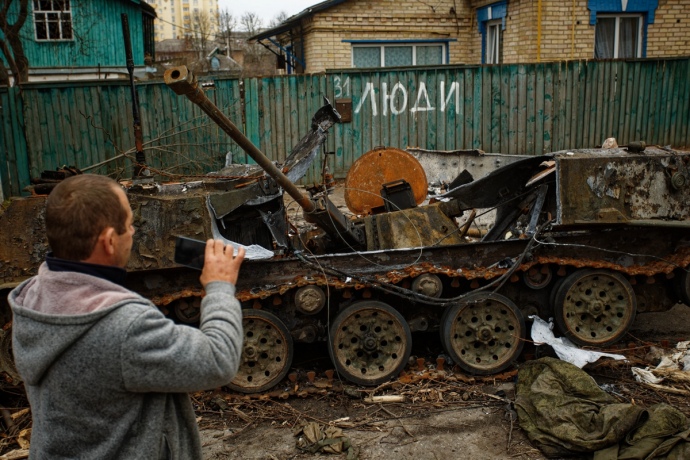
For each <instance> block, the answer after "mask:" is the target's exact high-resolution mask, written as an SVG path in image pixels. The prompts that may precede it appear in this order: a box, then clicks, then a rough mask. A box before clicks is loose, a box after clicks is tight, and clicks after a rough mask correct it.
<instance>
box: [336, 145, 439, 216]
mask: <svg viewBox="0 0 690 460" xmlns="http://www.w3.org/2000/svg"><path fill="white" fill-rule="evenodd" d="M400 179H404V180H406V181H407V182H408V183H409V184H410V186H411V187H412V194H413V195H414V200H415V202H416V203H417V204H421V203H422V202H423V201H424V199H425V198H426V194H427V186H428V184H427V180H426V173H425V172H424V168H422V165H421V164H420V163H419V161H417V159H416V158H414V157H413V156H412V155H410V154H409V153H407V152H405V151H404V150H400V149H396V148H393V147H381V148H377V149H374V150H371V151H369V152H367V153H365V154H364V155H362V156H361V157H360V158H359V159H358V160H357V161H355V163H354V164H353V165H352V168H351V169H350V171H349V172H348V173H347V177H346V178H345V203H346V204H347V207H348V209H349V210H350V211H352V212H353V213H355V214H369V213H371V210H372V209H375V208H379V207H382V206H383V198H382V197H381V188H382V186H383V184H387V183H389V182H393V181H397V180H400Z"/></svg>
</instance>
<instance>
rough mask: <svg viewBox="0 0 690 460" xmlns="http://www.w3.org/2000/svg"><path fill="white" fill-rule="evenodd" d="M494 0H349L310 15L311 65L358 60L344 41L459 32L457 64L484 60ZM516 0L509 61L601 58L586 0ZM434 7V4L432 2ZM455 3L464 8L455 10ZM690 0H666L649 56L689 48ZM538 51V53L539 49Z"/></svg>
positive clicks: (510, 17) (453, 53)
mask: <svg viewBox="0 0 690 460" xmlns="http://www.w3.org/2000/svg"><path fill="white" fill-rule="evenodd" d="M492 3H495V0H439V1H435V2H422V1H420V0H412V1H410V0H360V1H355V0H350V1H347V2H344V3H342V4H340V5H337V6H335V7H333V8H330V9H328V10H325V11H323V12H321V13H317V14H316V15H314V16H313V17H312V18H310V19H309V20H307V21H306V22H305V24H304V25H303V27H304V33H305V43H304V49H305V58H306V62H307V66H308V67H307V72H309V73H315V72H323V71H324V70H327V69H338V68H349V67H351V66H352V45H351V43H345V42H343V40H366V39H371V40H405V39H454V40H456V41H451V42H450V44H449V53H450V62H449V63H450V64H479V63H481V46H482V37H481V34H480V33H479V28H478V25H477V9H478V8H481V7H484V6H486V5H490V4H492ZM539 3H540V2H539V1H537V0H509V1H508V11H507V17H506V28H505V30H504V32H503V56H502V60H503V62H504V63H506V64H513V63H526V62H536V61H537V60H541V61H560V60H569V59H591V58H593V57H594V26H593V25H590V24H589V17H590V11H589V9H588V8H587V3H588V2H587V0H574V1H573V0H541V29H540V28H539V27H538V26H537V24H538V23H539V22H538V19H539V17H540V16H539V10H538V5H539ZM432 7H433V8H432ZM454 8H457V10H455V9H454ZM689 26H690V0H666V1H665V2H659V8H658V9H657V11H656V20H655V23H654V24H651V25H650V26H649V29H648V38H647V57H650V58H662V57H671V56H686V55H690V27H689ZM538 50H539V52H538Z"/></svg>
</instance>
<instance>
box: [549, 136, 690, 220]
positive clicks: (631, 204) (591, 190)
mask: <svg viewBox="0 0 690 460" xmlns="http://www.w3.org/2000/svg"><path fill="white" fill-rule="evenodd" d="M555 159H556V162H557V163H558V167H557V171H558V175H557V183H556V186H557V188H558V223H559V224H561V225H573V224H616V223H625V224H648V225H654V224H655V223H656V224H661V223H663V224H664V225H671V224H670V223H669V221H679V224H682V225H687V221H688V219H689V218H690V207H688V203H690V176H689V175H688V171H690V155H687V154H680V153H670V152H666V151H663V150H660V149H656V148H652V147H648V148H647V150H646V151H645V152H644V153H643V154H634V155H633V154H630V153H628V152H627V151H625V150H624V149H610V151H607V152H606V153H601V154H600V155H597V156H593V155H592V154H591V153H590V154H586V152H584V151H575V152H570V153H559V154H557V155H556V156H555ZM683 221H685V222H683Z"/></svg>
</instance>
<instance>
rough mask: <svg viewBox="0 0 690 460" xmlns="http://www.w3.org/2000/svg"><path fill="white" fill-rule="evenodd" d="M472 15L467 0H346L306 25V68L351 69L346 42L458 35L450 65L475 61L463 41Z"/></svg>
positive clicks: (349, 54) (309, 69)
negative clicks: (363, 0)
mask: <svg viewBox="0 0 690 460" xmlns="http://www.w3.org/2000/svg"><path fill="white" fill-rule="evenodd" d="M456 4H457V8H458V11H457V12H456V13H457V14H454V12H453V11H452V10H451V9H452V8H454V7H455V5H456ZM432 7H433V8H432ZM456 16H457V17H456ZM471 17H472V9H470V8H469V7H468V6H467V2H465V1H457V0H456V1H454V0H440V1H434V2H421V1H417V0H413V1H409V0H369V1H366V2H356V1H353V0H351V1H348V2H345V3H342V4H340V5H337V6H335V7H333V8H330V9H328V10H326V11H323V12H321V13H317V14H316V15H314V16H313V17H312V20H311V21H309V22H308V23H307V24H305V26H304V36H305V43H304V51H305V60H306V62H307V72H309V73H314V72H322V71H324V70H326V69H337V68H344V67H351V66H352V44H351V43H348V42H343V40H427V39H451V40H452V39H455V40H457V41H451V42H450V44H449V53H450V63H451V64H460V63H465V62H471V60H472V59H474V57H473V56H472V53H471V52H472V50H471V48H470V47H468V46H466V43H465V40H464V37H466V36H467V32H466V31H467V30H468V29H469V28H470V22H471ZM459 37H463V39H462V40H460V39H459Z"/></svg>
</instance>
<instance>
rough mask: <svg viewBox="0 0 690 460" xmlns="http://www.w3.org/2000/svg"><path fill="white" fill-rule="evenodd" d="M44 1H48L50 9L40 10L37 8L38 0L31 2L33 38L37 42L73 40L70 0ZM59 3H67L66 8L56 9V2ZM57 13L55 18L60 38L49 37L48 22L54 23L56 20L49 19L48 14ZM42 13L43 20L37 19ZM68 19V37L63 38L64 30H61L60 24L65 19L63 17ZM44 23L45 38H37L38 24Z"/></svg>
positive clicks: (38, 5)
mask: <svg viewBox="0 0 690 460" xmlns="http://www.w3.org/2000/svg"><path fill="white" fill-rule="evenodd" d="M44 1H50V5H51V9H50V10H40V9H38V8H39V7H40V1H39V0H33V2H32V3H31V4H32V6H33V19H34V39H35V40H36V41H37V42H71V41H74V22H73V21H72V0H44ZM59 3H63V4H64V3H66V4H67V9H64V10H60V9H57V4H59ZM51 13H52V14H56V13H57V14H58V18H59V19H58V20H57V26H58V29H59V31H60V38H50V26H49V24H51V23H55V22H56V21H50V20H48V16H47V15H48V14H51ZM40 15H44V18H45V19H43V20H39V19H38V16H40ZM65 15H66V16H67V18H68V19H69V25H70V37H68V38H63V35H64V32H63V30H62V25H63V22H66V21H65V17H64V16H65ZM39 23H41V24H45V25H46V35H47V37H46V38H39V37H38V24H39Z"/></svg>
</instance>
